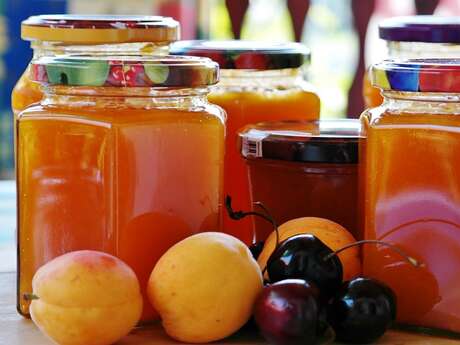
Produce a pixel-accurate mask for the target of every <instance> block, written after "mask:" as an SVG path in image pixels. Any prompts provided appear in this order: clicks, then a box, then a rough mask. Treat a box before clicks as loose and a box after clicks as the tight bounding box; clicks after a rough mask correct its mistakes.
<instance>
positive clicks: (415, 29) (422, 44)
mask: <svg viewBox="0 0 460 345" xmlns="http://www.w3.org/2000/svg"><path fill="white" fill-rule="evenodd" d="M379 36H380V38H381V39H384V40H385V41H386V45H387V58H388V59H409V58H459V57H460V20H459V19H458V18H457V17H441V16H430V15H420V16H408V17H393V18H389V19H387V20H384V21H382V23H380V25H379ZM363 96H364V101H365V105H366V107H368V108H372V107H377V106H379V105H380V104H382V101H383V97H382V95H381V94H380V90H379V89H378V88H375V87H373V86H372V85H371V83H370V80H369V75H368V74H367V73H366V74H365V75H364V82H363Z"/></svg>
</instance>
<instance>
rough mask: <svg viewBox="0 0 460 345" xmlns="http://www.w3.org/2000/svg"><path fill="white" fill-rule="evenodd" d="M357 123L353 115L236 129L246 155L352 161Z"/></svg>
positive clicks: (355, 155)
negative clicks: (350, 117)
mask: <svg viewBox="0 0 460 345" xmlns="http://www.w3.org/2000/svg"><path fill="white" fill-rule="evenodd" d="M360 138H361V125H360V122H359V120H356V119H343V120H320V121H280V122H261V123H258V124H254V125H248V126H246V127H244V128H243V129H241V131H240V132H239V142H240V148H241V155H242V156H243V157H245V158H248V159H274V160H283V161H292V162H310V163H333V164H355V163H357V162H358V142H359V139H360Z"/></svg>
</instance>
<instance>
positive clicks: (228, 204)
mask: <svg viewBox="0 0 460 345" xmlns="http://www.w3.org/2000/svg"><path fill="white" fill-rule="evenodd" d="M254 205H256V206H258V207H260V208H261V209H262V211H264V212H265V214H263V213H259V212H256V211H250V212H243V211H234V210H233V208H232V198H231V196H230V195H227V196H226V197H225V208H226V209H227V213H228V215H229V217H230V218H231V219H233V220H240V219H242V218H244V217H247V216H258V217H261V218H263V219H265V220H266V221H267V222H270V224H271V225H272V226H273V228H274V229H275V234H276V246H275V250H276V249H277V248H278V247H279V245H280V235H279V232H278V224H277V223H276V221H275V219H274V218H273V217H272V215H271V214H270V212H269V211H268V209H267V207H265V205H264V204H263V203H261V202H260V201H256V202H254ZM266 270H267V266H265V268H264V269H263V271H262V274H265V271H266Z"/></svg>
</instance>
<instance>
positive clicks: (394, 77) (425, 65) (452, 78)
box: [370, 58, 460, 93]
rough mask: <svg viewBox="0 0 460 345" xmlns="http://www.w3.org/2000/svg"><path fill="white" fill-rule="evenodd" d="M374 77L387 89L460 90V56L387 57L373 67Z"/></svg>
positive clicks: (439, 91) (442, 91) (406, 90)
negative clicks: (448, 57) (442, 57)
mask: <svg viewBox="0 0 460 345" xmlns="http://www.w3.org/2000/svg"><path fill="white" fill-rule="evenodd" d="M370 76H371V84H372V85H373V86H375V87H377V88H380V89H381V90H384V91H401V92H413V93H416V92H422V93H423V92H425V93H460V58H459V59H439V58H428V59H404V60H383V61H382V62H379V63H377V64H374V65H372V66H371V69H370Z"/></svg>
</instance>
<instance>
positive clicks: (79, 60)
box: [31, 55, 219, 88]
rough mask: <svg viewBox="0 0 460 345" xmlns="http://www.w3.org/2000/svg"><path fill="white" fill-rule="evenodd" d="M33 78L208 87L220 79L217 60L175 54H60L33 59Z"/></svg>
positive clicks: (90, 83)
mask: <svg viewBox="0 0 460 345" xmlns="http://www.w3.org/2000/svg"><path fill="white" fill-rule="evenodd" d="M31 79H32V80H33V81H36V82H39V83H42V84H45V85H62V86H88V87H183V88H189V87H197V88H198V87H207V86H210V85H214V84H216V83H217V82H218V80H219V70H218V66H217V64H216V63H215V62H213V61H211V60H210V59H205V58H194V57H171V56H149V57H145V56H136V57H134V56H129V58H128V57H120V56H115V57H114V56H97V57H88V56H81V55H80V56H77V55H73V56H59V57H42V58H39V59H37V60H34V61H32V62H31Z"/></svg>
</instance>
